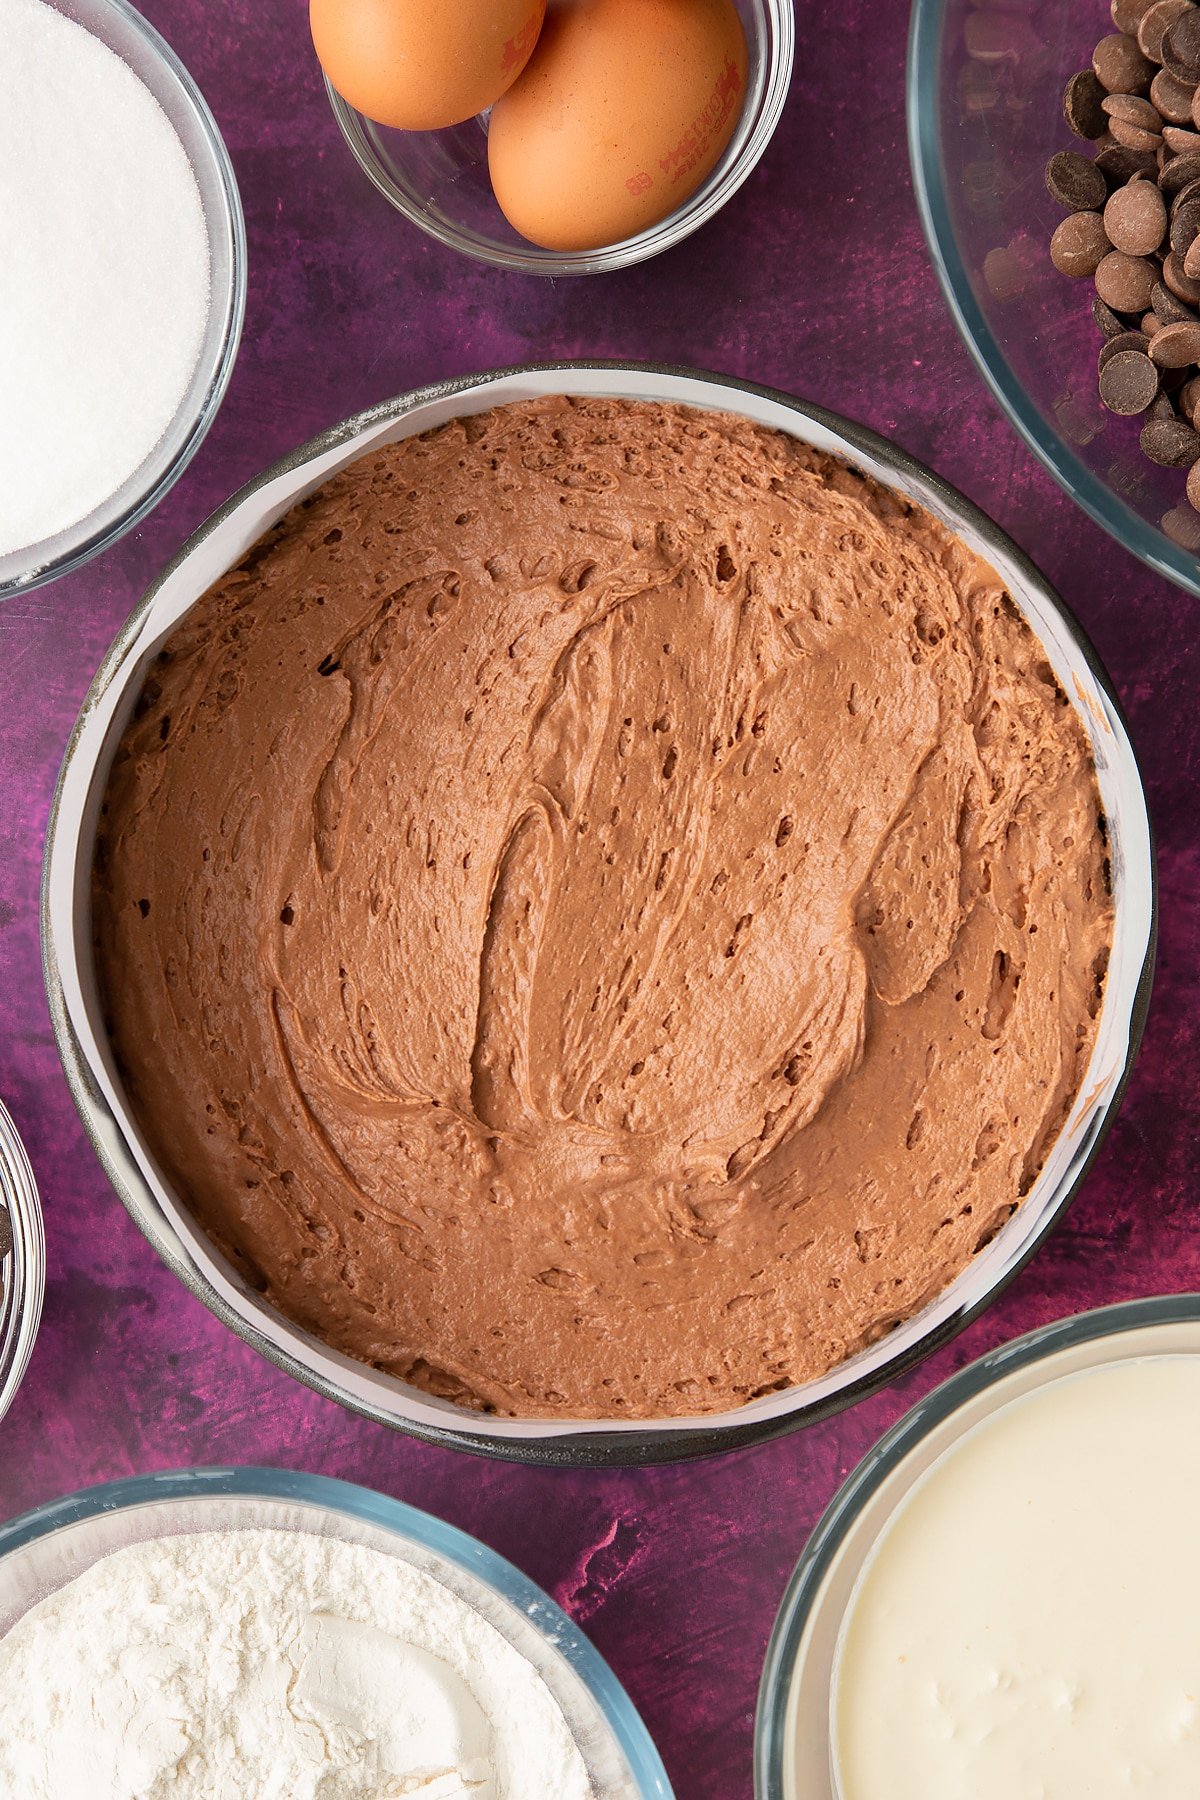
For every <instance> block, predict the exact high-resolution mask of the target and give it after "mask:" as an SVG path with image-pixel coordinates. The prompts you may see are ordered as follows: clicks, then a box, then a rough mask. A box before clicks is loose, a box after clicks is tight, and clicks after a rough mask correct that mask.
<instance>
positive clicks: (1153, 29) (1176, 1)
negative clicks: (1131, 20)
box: [1137, 0, 1191, 63]
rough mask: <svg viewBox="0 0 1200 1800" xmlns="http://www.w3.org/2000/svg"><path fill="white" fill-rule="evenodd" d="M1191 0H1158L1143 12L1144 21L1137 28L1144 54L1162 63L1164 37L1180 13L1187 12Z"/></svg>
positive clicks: (1138, 42) (1138, 41) (1155, 61)
mask: <svg viewBox="0 0 1200 1800" xmlns="http://www.w3.org/2000/svg"><path fill="white" fill-rule="evenodd" d="M1190 5H1191V0H1156V4H1155V5H1154V6H1149V7H1147V8H1146V11H1145V12H1144V13H1143V14H1142V22H1141V24H1140V25H1139V26H1138V28H1137V45H1138V49H1139V50H1140V51H1141V53H1142V55H1143V56H1148V57H1149V58H1150V61H1151V62H1154V63H1160V62H1161V61H1162V59H1163V39H1164V38H1165V37H1166V35H1167V32H1168V31H1169V30H1170V29H1171V26H1172V25H1173V24H1174V23H1175V21H1176V19H1177V18H1178V17H1179V15H1180V13H1183V12H1187V10H1188V8H1189V7H1190Z"/></svg>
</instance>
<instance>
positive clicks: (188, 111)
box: [0, 0, 246, 599]
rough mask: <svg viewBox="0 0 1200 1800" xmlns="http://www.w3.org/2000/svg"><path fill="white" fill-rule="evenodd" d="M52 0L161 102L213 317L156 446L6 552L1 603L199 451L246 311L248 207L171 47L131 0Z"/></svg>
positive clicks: (158, 487)
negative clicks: (89, 502)
mask: <svg viewBox="0 0 1200 1800" xmlns="http://www.w3.org/2000/svg"><path fill="white" fill-rule="evenodd" d="M47 3H48V4H49V5H52V6H54V7H55V9H56V11H58V12H61V13H62V14H63V16H64V17H65V18H68V19H72V20H74V21H75V23H76V24H77V25H81V26H82V27H83V28H84V30H85V31H88V32H90V33H91V35H92V36H93V37H95V38H98V39H99V41H100V42H101V43H102V44H106V45H107V46H108V48H109V49H110V50H112V51H113V52H114V53H115V54H116V55H117V56H118V57H120V59H121V61H122V62H123V63H125V64H126V65H127V66H128V67H129V68H130V69H131V70H132V71H133V73H134V74H135V75H136V76H137V77H138V79H139V81H141V83H142V84H143V86H144V87H146V88H148V89H149V91H150V93H151V94H152V95H153V96H154V98H155V100H157V102H158V104H159V106H160V107H161V108H162V110H163V112H164V113H165V114H166V117H167V119H168V121H169V123H170V124H171V126H172V127H173V129H174V131H175V134H176V136H177V137H178V139H179V141H180V143H181V144H182V145H183V148H184V151H185V152H186V155H187V158H188V161H189V163H190V164H191V168H192V173H193V175H194V176H195V178H196V186H197V187H198V189H199V191H200V202H201V206H202V208H203V212H204V223H205V226H206V228H207V231H208V255H209V310H208V323H207V325H206V327H205V333H204V341H203V343H202V345H201V347H200V354H199V357H198V359H197V362H196V366H195V368H194V369H193V371H192V378H191V381H190V382H189V384H188V389H187V392H186V393H185V394H184V396H183V399H182V400H181V401H180V403H179V407H178V410H177V411H176V414H175V417H174V418H173V419H172V420H171V423H170V424H169V425H168V427H167V429H166V431H165V432H164V433H163V435H162V437H161V438H160V439H159V441H158V443H157V444H156V445H155V446H154V448H153V450H151V452H150V453H149V455H148V456H147V457H145V458H144V460H143V461H142V463H141V465H140V466H139V467H138V468H137V469H135V470H134V472H133V474H132V475H130V476H129V478H128V480H127V481H125V482H123V483H122V485H121V486H120V487H119V488H118V489H117V490H116V492H115V493H113V494H110V495H109V497H108V498H107V499H106V500H105V501H103V503H102V504H101V505H100V506H98V507H96V508H95V510H94V511H92V512H90V513H88V514H87V515H86V516H85V517H84V518H82V519H79V520H77V521H76V523H75V524H73V525H70V526H68V527H67V528H66V529H65V530H63V531H60V532H57V533H56V534H55V536H53V537H50V538H44V539H43V540H42V541H41V542H40V543H36V544H29V545H27V546H25V547H24V548H23V549H20V550H14V551H11V552H8V553H7V554H5V555H0V599H3V598H4V597H5V596H6V595H9V594H15V593H19V592H21V591H22V590H23V589H26V588H34V587H38V586H40V585H41V583H43V582H46V581H53V580H54V579H55V578H56V577H57V576H59V575H65V574H66V573H67V572H68V570H70V569H76V568H78V567H79V566H80V564H81V563H85V562H87V561H88V560H89V559H90V558H91V557H93V556H97V555H99V553H100V551H101V550H106V549H107V548H108V546H109V545H110V544H113V543H115V542H116V540H117V539H118V538H119V537H123V536H124V534H125V532H127V531H129V530H130V529H131V528H132V527H133V526H134V525H136V524H137V523H138V521H139V520H141V519H144V518H145V516H146V514H147V513H148V512H149V511H150V510H151V508H152V507H155V506H157V505H158V502H159V501H160V500H161V499H162V498H163V496H164V494H166V493H167V492H168V490H169V489H170V488H171V487H172V486H173V485H174V483H175V482H176V481H177V480H178V478H179V476H180V475H182V473H183V471H184V469H186V467H187V465H188V463H189V462H190V461H191V460H192V457H193V456H194V455H195V454H196V451H197V450H198V449H199V447H200V445H201V443H202V442H203V440H204V436H205V434H206V432H207V431H208V428H209V426H210V425H211V424H212V422H213V420H214V418H215V417H216V414H217V408H218V407H219V406H220V404H221V401H222V399H223V397H224V394H225V389H226V388H227V387H228V385H229V378H230V376H231V374H232V373H233V364H234V359H235V357H236V355H237V348H238V340H239V338H240V336H241V330H242V317H243V314H244V312H245V310H246V227H245V223H244V221H243V218H242V203H241V200H240V198H239V197H238V189H237V182H236V180H235V178H234V173H233V164H232V163H231V162H230V160H229V153H228V151H227V150H226V148H225V145H224V142H223V141H222V138H221V134H220V132H219V131H218V129H217V125H216V121H215V120H214V118H213V116H212V113H211V112H210V111H209V109H208V106H207V104H206V102H205V99H204V96H203V94H201V92H200V90H199V88H198V87H197V86H196V84H195V82H194V81H193V80H192V78H191V76H190V75H189V74H188V72H187V70H186V69H185V68H184V66H183V64H182V63H181V62H180V60H179V58H178V57H177V56H176V54H175V52H174V51H173V50H172V49H171V47H170V45H169V44H167V43H166V42H165V41H164V40H163V39H162V38H161V37H160V36H159V34H158V32H157V31H155V29H154V27H153V26H152V25H149V24H147V22H146V20H145V19H143V18H142V16H141V14H140V13H138V12H135V11H134V9H133V7H132V6H129V5H127V4H126V0H47ZM134 273H136V272H134ZM134 373H136V372H134Z"/></svg>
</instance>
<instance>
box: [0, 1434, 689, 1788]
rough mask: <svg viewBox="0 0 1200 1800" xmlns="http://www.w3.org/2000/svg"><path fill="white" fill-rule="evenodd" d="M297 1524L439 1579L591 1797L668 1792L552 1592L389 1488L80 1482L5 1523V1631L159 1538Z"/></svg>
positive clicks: (648, 1748)
mask: <svg viewBox="0 0 1200 1800" xmlns="http://www.w3.org/2000/svg"><path fill="white" fill-rule="evenodd" d="M249 1530H270V1531H302V1532H308V1533H311V1534H312V1535H314V1536H317V1537H329V1538H334V1539H336V1540H337V1541H338V1542H340V1543H347V1544H356V1545H362V1546H364V1547H366V1548H367V1549H371V1550H376V1551H379V1552H381V1553H382V1554H383V1555H385V1556H395V1557H398V1558H399V1559H400V1560H401V1561H403V1562H407V1563H411V1564H412V1565H413V1566H414V1567H416V1568H419V1569H422V1570H424V1571H425V1572H426V1573H428V1574H429V1575H432V1576H433V1577H435V1578H436V1579H437V1580H438V1581H440V1582H441V1583H442V1585H443V1586H444V1587H447V1588H449V1589H450V1590H451V1592H453V1593H455V1594H457V1595H458V1597H459V1598H460V1599H461V1600H463V1601H464V1602H465V1603H466V1605H468V1606H470V1607H471V1608H473V1610H474V1611H475V1612H477V1613H480V1614H482V1616H483V1617H484V1618H485V1619H487V1620H488V1622H489V1623H490V1624H491V1625H493V1626H494V1627H495V1628H496V1630H497V1631H498V1632H499V1633H500V1634H501V1636H502V1637H504V1638H506V1639H507V1640H508V1642H509V1643H510V1644H512V1645H513V1647H514V1649H516V1650H518V1651H519V1652H520V1654H521V1655H522V1656H523V1657H524V1658H525V1659H526V1661H527V1662H529V1663H531V1664H532V1665H533V1667H534V1668H535V1669H536V1670H537V1672H538V1674H539V1675H540V1676H541V1678H542V1680H543V1681H544V1682H545V1684H546V1686H547V1687H548V1688H549V1690H550V1692H551V1694H552V1695H553V1696H554V1699H555V1701H556V1702H557V1703H558V1706H559V1707H560V1709H561V1711H562V1714H563V1717H564V1718H565V1719H566V1721H567V1724H568V1726H569V1727H570V1729H571V1732H572V1735H573V1736H574V1738H575V1741H576V1743H577V1745H578V1746H579V1750H580V1754H581V1755H582V1757H583V1760H584V1763H585V1765H586V1767H587V1771H588V1774H589V1775H590V1777H591V1780H592V1787H593V1792H594V1794H595V1797H596V1800H672V1794H671V1785H670V1783H669V1781H668V1780H667V1775H666V1771H665V1769H664V1768H663V1765H662V1761H661V1759H660V1757H659V1755H658V1752H657V1750H656V1749H655V1748H654V1745H653V1743H652V1741H651V1738H650V1734H649V1733H648V1732H647V1730H646V1727H645V1726H644V1725H643V1724H642V1721H641V1719H640V1718H639V1717H638V1714H637V1712H636V1711H635V1709H634V1706H633V1703H632V1701H631V1700H630V1698H629V1696H628V1694H626V1692H625V1690H624V1688H623V1687H622V1686H621V1684H620V1682H619V1681H618V1680H617V1678H616V1676H615V1675H614V1674H613V1672H612V1670H611V1669H610V1668H609V1666H608V1664H607V1663H606V1662H605V1661H604V1659H603V1657H602V1656H601V1655H600V1653H599V1651H598V1650H595V1649H594V1648H593V1647H592V1645H591V1644H590V1643H589V1642H588V1640H587V1638H585V1637H584V1635H583V1633H582V1632H581V1631H580V1630H579V1629H578V1628H577V1627H576V1626H575V1625H574V1624H573V1623H572V1622H571V1620H570V1619H569V1618H568V1617H567V1615H566V1613H564V1612H563V1611H562V1609H561V1608H560V1607H558V1606H556V1605H555V1603H554V1601H553V1600H551V1598H550V1596H549V1595H548V1594H545V1593H543V1591H542V1589H541V1588H539V1587H538V1586H536V1584H535V1583H534V1582H532V1581H530V1580H529V1579H528V1577H527V1576H525V1575H522V1573H521V1571H520V1570H519V1569H516V1568H514V1567H513V1565H512V1564H511V1563H510V1562H506V1561H505V1559H504V1558H503V1557H502V1556H498V1555H497V1554H496V1552H495V1551H494V1550H489V1549H488V1547H487V1546H486V1545H485V1544H481V1543H480V1542H479V1541H478V1539H476V1538H473V1537H469V1536H468V1535H467V1533H466V1532H463V1531H457V1530H455V1528H454V1527H453V1526H452V1525H445V1524H443V1523H442V1521H441V1520H440V1519H435V1518H432V1517H431V1516H430V1515H429V1514H428V1513H424V1512H419V1511H418V1510H417V1509H416V1508H415V1507H412V1506H405V1505H404V1504H403V1503H402V1502H401V1501H399V1500H392V1499H390V1498H389V1497H388V1496H387V1495H385V1494H378V1493H375V1492H373V1491H372V1490H371V1489H369V1488H363V1487H358V1486H356V1485H355V1484H354V1483H353V1482H349V1481H334V1480H331V1479H329V1478H328V1477H326V1476H321V1475H304V1474H296V1473H294V1472H292V1471H290V1470H283V1469H254V1468H245V1469H181V1470H171V1471H168V1472H166V1473H164V1474H160V1475H140V1476H135V1477H133V1478H132V1479H128V1480H124V1481H113V1482H109V1483H107V1484H106V1485H104V1486H102V1487H92V1488H84V1489H83V1490H82V1492H80V1493H77V1494H71V1495H68V1496H67V1497H66V1498H65V1499H62V1500H52V1501H49V1502H48V1503H47V1504H46V1505H45V1506H39V1507H38V1508H37V1509H36V1510H35V1511H33V1512H28V1513H25V1514H24V1515H23V1516H22V1517H21V1518H19V1519H14V1520H12V1522H11V1523H10V1524H7V1525H4V1526H0V1637H2V1636H3V1635H4V1633H5V1632H7V1631H9V1630H10V1629H11V1628H12V1626H13V1625H15V1624H16V1622H17V1620H18V1619H19V1618H20V1617H21V1616H22V1615H23V1614H24V1613H26V1612H28V1611H29V1609H30V1607H31V1606H36V1605H37V1603H38V1602H39V1601H40V1600H43V1599H45V1598H46V1597H47V1596H48V1595H49V1594H51V1593H53V1592H54V1591H55V1590H56V1589H57V1588H60V1587H63V1586H65V1584H66V1583H67V1582H69V1581H74V1580H75V1579H76V1578H77V1577H78V1576H80V1575H82V1574H83V1573H84V1572H85V1570H87V1569H89V1568H90V1567H91V1566H92V1564H93V1563H95V1562H98V1561H99V1560H100V1558H101V1557H104V1556H110V1555H111V1554H112V1553H113V1552H114V1551H116V1550H123V1549H125V1548H127V1547H128V1546H129V1545H131V1544H140V1543H145V1542H147V1541H149V1540H150V1539H153V1538H162V1537H178V1536H184V1535H190V1534H193V1533H196V1532H202V1531H204V1532H209V1531H249Z"/></svg>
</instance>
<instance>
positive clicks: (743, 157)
mask: <svg viewBox="0 0 1200 1800" xmlns="http://www.w3.org/2000/svg"><path fill="white" fill-rule="evenodd" d="M734 3H735V5H736V6H737V10H738V12H739V13H740V15H741V20H742V25H743V27H744V29H745V33H746V45H747V48H748V50H749V53H750V67H749V72H748V75H747V80H746V105H745V108H744V110H743V112H742V116H741V119H740V120H739V122H738V126H737V129H736V130H735V132H734V134H733V137H732V139H731V141H730V143H729V146H728V148H727V149H726V151H725V154H724V156H723V157H722V158H721V160H720V162H719V163H718V164H717V166H716V168H715V169H714V170H713V171H712V173H711V174H710V175H709V177H708V179H707V180H706V181H705V182H703V183H702V184H701V186H700V187H699V188H697V190H696V192H695V193H694V194H693V195H692V196H691V198H690V199H689V200H687V201H685V203H684V204H683V205H682V206H681V207H679V208H678V209H677V210H676V211H675V212H673V213H671V214H670V215H669V216H668V217H667V218H665V219H663V220H662V221H661V222H660V223H659V224H657V225H654V226H651V228H650V229H649V230H648V231H642V232H639V233H638V235H637V236H636V237H631V238H626V239H624V240H623V242H621V243H619V244H609V245H607V246H606V247H605V248H604V249H602V250H573V251H561V250H541V249H539V248H538V247H537V245H535V244H531V243H529V242H528V241H527V240H526V239H525V238H523V237H521V236H520V235H519V233H518V232H516V231H514V230H513V228H512V226H511V225H510V224H509V223H508V221H507V219H506V218H505V217H504V214H503V213H502V212H501V211H500V208H499V206H498V205H497V204H496V198H495V195H494V194H493V193H492V184H491V181H490V180H489V179H488V166H487V124H486V120H485V119H483V118H479V119H469V120H468V121H467V123H466V124H465V125H454V126H451V127H450V128H449V129H448V130H446V131H393V130H391V129H390V128H389V127H388V126H386V125H377V124H375V122H374V121H373V120H371V119H368V118H366V117H365V116H364V115H363V114H362V113H360V112H357V111H356V110H355V108H354V107H352V106H350V105H348V104H347V102H346V101H345V100H343V99H342V97H341V95H340V94H339V93H337V91H336V90H335V89H334V88H333V87H332V86H331V85H330V84H329V82H326V84H325V86H326V89H327V91H328V94H329V101H330V104H331V106H332V107H333V113H334V117H335V118H336V120H337V122H338V124H339V125H340V126H341V128H342V135H343V136H344V137H345V139H346V142H347V143H348V144H349V146H350V148H351V150H352V151H353V152H354V155H355V158H356V159H357V161H358V164H359V166H360V167H361V168H362V169H363V171H364V172H365V173H366V174H367V175H369V176H370V178H371V180H372V181H373V182H374V183H375V186H376V187H377V188H378V189H379V191H380V193H381V194H382V195H383V196H384V198H385V199H386V200H390V201H391V203H392V205H393V206H394V207H395V208H396V210H397V211H398V212H402V213H403V214H404V216H405V218H407V219H411V220H412V222H413V224H414V225H419V226H420V227H421V230H422V231H427V232H428V233H429V235H430V237H435V238H437V239H438V241H439V243H442V244H448V245H449V246H450V248H451V249H452V250H461V251H463V252H464V253H465V254H466V255H467V256H474V257H477V258H478V259H479V260H480V261H481V262H488V263H495V264H496V265H497V266H498V267H500V268H504V269H520V270H522V271H523V272H524V273H525V274H527V275H596V274H600V273H602V272H603V271H604V270H606V269H623V268H625V267H627V266H628V264H630V263H636V262H643V261H644V260H645V259H646V258H647V257H649V256H657V255H658V253H659V251H660V250H669V249H670V248H671V247H672V245H674V244H678V243H679V242H680V241H681V240H682V239H683V238H685V237H688V236H690V235H691V233H692V232H693V231H697V230H698V229H699V228H700V226H701V225H704V224H706V223H707V222H708V220H709V219H711V218H712V216H713V214H714V213H716V212H718V211H719V210H720V208H721V207H722V206H724V204H725V202H726V201H727V200H728V199H729V197H730V195H731V194H735V193H736V192H737V190H738V188H740V187H741V185H742V183H743V181H745V179H746V177H747V176H748V175H749V174H750V171H751V170H752V169H753V168H754V166H755V164H756V163H757V162H758V159H759V157H760V156H761V155H762V153H763V151H764V150H765V149H766V147H767V145H768V143H769V142H770V140H771V134H772V133H773V132H774V130H775V127H776V125H777V124H778V123H779V115H780V113H781V112H782V111H783V103H784V100H785V99H786V98H787V91H788V83H789V82H790V80H791V76H792V59H793V56H794V53H795V38H796V27H795V18H794V16H793V12H792V0H734Z"/></svg>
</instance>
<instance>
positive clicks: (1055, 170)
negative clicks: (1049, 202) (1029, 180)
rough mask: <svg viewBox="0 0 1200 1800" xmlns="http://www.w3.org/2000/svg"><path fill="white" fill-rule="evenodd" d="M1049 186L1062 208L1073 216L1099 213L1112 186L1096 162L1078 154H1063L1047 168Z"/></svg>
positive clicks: (1072, 152)
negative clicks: (1079, 213)
mask: <svg viewBox="0 0 1200 1800" xmlns="http://www.w3.org/2000/svg"><path fill="white" fill-rule="evenodd" d="M1046 186H1047V187H1048V188H1049V190H1050V192H1051V194H1053V196H1054V198H1055V199H1056V200H1057V201H1058V204H1059V205H1060V206H1065V207H1068V208H1069V209H1070V210H1071V211H1072V212H1097V211H1099V209H1100V208H1101V207H1102V206H1103V205H1104V202H1105V199H1106V197H1107V195H1108V183H1107V182H1106V181H1105V179H1104V176H1103V174H1102V173H1101V171H1100V170H1099V169H1098V168H1097V167H1096V165H1095V163H1094V162H1091V161H1089V159H1088V158H1087V157H1086V156H1080V154H1079V152H1078V150H1060V151H1059V152H1058V155H1057V156H1052V157H1051V158H1050V161H1049V162H1048V163H1047V164H1046Z"/></svg>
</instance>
